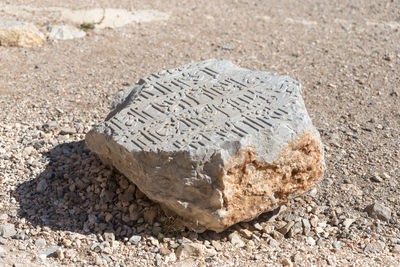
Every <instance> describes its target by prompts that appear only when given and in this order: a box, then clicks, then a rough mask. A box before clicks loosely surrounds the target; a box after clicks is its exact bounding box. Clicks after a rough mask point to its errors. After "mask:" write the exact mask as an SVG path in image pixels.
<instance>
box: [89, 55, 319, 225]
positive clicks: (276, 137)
mask: <svg viewBox="0 0 400 267" xmlns="http://www.w3.org/2000/svg"><path fill="white" fill-rule="evenodd" d="M114 106H115V109H114V110H113V111H111V113H110V114H109V115H108V116H107V118H106V121H105V122H104V123H102V124H100V125H98V126H97V127H95V128H94V129H92V130H91V131H90V132H89V133H88V134H87V136H86V143H87V145H88V146H89V148H90V149H91V150H92V151H93V152H95V153H96V154H98V155H99V157H100V158H101V159H102V161H103V162H104V163H106V164H109V165H112V166H114V167H115V168H117V169H118V170H119V171H120V172H121V173H123V174H124V175H125V176H126V177H127V178H128V179H129V180H131V181H132V182H133V183H135V184H136V185H137V187H138V189H139V190H140V191H142V192H143V193H144V194H146V195H147V197H149V198H150V199H152V200H154V201H157V202H159V203H161V205H162V206H163V208H166V209H168V210H172V211H174V212H175V213H177V214H178V215H179V216H181V217H183V218H184V219H185V223H186V225H187V226H188V227H189V228H192V229H193V230H196V231H204V230H205V229H210V230H214V231H217V232H221V231H223V230H225V229H226V228H228V227H229V226H231V225H233V224H235V223H237V222H240V221H248V220H251V219H253V218H255V217H257V216H258V215H260V214H261V213H264V212H266V211H271V210H274V209H276V208H277V207H278V206H280V205H282V204H284V203H286V202H287V201H288V200H289V199H290V198H293V197H296V196H299V195H301V194H303V193H305V192H307V190H309V189H310V188H311V185H313V184H314V183H315V182H316V181H317V180H319V179H320V178H321V177H322V175H323V171H324V166H325V165H324V159H323V147H322V144H321V141H320V137H319V134H318V132H317V131H316V129H315V128H314V126H313V125H312V123H311V119H310V118H309V116H308V114H307V111H306V109H305V106H304V102H303V99H302V97H301V86H300V84H299V83H298V82H296V81H294V80H292V79H291V78H289V77H287V76H279V75H277V74H273V73H267V72H261V71H251V70H248V69H243V68H239V67H237V66H235V65H233V64H232V63H231V62H229V61H226V60H207V61H203V62H197V63H191V64H188V65H185V66H182V67H180V68H177V69H173V70H168V71H161V72H159V73H155V74H153V75H151V76H148V77H145V78H143V79H141V80H140V81H139V82H138V84H136V85H135V86H133V87H130V88H127V89H125V90H124V91H122V92H120V93H119V94H118V96H117V100H116V101H115V102H114ZM137 192H138V191H137Z"/></svg>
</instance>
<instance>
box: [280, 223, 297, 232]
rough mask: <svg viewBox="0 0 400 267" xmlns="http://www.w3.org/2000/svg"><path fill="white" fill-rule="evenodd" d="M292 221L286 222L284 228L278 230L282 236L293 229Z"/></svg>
mask: <svg viewBox="0 0 400 267" xmlns="http://www.w3.org/2000/svg"><path fill="white" fill-rule="evenodd" d="M293 225H294V221H291V222H288V223H287V224H286V225H285V226H283V227H282V228H281V229H279V232H280V233H281V234H283V235H286V234H287V233H288V232H289V230H290V229H291V228H292V227H293Z"/></svg>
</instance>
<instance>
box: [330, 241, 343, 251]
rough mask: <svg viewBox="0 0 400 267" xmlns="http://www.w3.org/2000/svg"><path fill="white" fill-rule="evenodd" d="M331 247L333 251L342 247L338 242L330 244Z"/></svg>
mask: <svg viewBox="0 0 400 267" xmlns="http://www.w3.org/2000/svg"><path fill="white" fill-rule="evenodd" d="M332 247H333V248H335V249H341V247H342V245H341V244H340V242H339V241H334V242H332Z"/></svg>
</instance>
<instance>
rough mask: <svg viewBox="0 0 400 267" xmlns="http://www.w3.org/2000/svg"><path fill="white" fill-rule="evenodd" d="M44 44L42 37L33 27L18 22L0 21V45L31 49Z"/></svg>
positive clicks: (29, 24)
mask: <svg viewBox="0 0 400 267" xmlns="http://www.w3.org/2000/svg"><path fill="white" fill-rule="evenodd" d="M44 42H45V38H44V35H43V34H42V33H41V32H40V31H39V30H38V29H37V28H36V27H35V25H33V24H31V23H27V22H20V21H9V20H1V21H0V45H2V46H18V47H31V46H39V45H42V44H43V43H44Z"/></svg>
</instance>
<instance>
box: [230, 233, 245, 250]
mask: <svg viewBox="0 0 400 267" xmlns="http://www.w3.org/2000/svg"><path fill="white" fill-rule="evenodd" d="M228 238H229V241H230V242H231V243H232V245H235V246H236V247H238V248H242V247H244V246H245V245H246V244H245V243H244V242H243V240H242V239H241V238H240V235H239V234H238V233H236V232H233V233H231V234H230V235H229V236H228Z"/></svg>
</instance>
